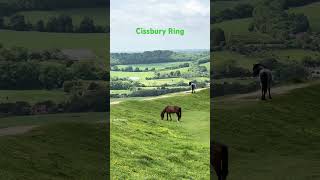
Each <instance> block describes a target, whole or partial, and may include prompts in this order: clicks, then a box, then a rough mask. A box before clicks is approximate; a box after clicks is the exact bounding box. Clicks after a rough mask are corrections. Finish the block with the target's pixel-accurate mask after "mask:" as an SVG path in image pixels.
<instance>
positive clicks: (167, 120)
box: [167, 113, 169, 121]
mask: <svg viewBox="0 0 320 180" xmlns="http://www.w3.org/2000/svg"><path fill="white" fill-rule="evenodd" d="M168 117H169V113H167V121H168Z"/></svg>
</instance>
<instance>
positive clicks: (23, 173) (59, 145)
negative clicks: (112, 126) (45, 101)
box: [0, 113, 107, 180]
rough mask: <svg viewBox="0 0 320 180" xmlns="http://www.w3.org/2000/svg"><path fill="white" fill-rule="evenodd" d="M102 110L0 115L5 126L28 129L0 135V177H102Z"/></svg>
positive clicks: (104, 120) (1, 129) (103, 148)
mask: <svg viewBox="0 0 320 180" xmlns="http://www.w3.org/2000/svg"><path fill="white" fill-rule="evenodd" d="M105 116H106V115H105V113H77V114H59V115H39V116H21V117H7V118H0V126H1V128H0V134H2V133H1V132H2V131H3V128H7V127H16V129H19V127H30V126H33V127H35V128H33V129H32V130H31V131H29V132H26V133H23V134H20V133H19V132H17V135H11V136H0V143H1V146H0V152H1V154H2V156H1V157H0V177H1V179H7V180H14V179H25V180H33V179H43V180H49V179H55V180H63V179H105V178H106V174H105V172H106V161H107V157H106V148H105V145H106V141H107V139H106V117H105Z"/></svg>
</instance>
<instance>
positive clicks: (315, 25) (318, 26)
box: [289, 2, 320, 32]
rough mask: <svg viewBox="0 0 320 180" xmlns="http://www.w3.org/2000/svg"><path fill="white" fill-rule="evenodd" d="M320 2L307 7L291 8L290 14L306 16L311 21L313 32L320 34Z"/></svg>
mask: <svg viewBox="0 0 320 180" xmlns="http://www.w3.org/2000/svg"><path fill="white" fill-rule="evenodd" d="M319 11H320V2H316V3H312V4H309V5H306V6H302V7H297V8H291V9H290V10H289V12H292V13H303V14H305V15H306V16H307V17H308V19H309V21H310V25H311V28H312V30H313V31H317V32H320V16H319Z"/></svg>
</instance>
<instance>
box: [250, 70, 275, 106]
mask: <svg viewBox="0 0 320 180" xmlns="http://www.w3.org/2000/svg"><path fill="white" fill-rule="evenodd" d="M252 70H253V76H254V77H256V76H258V75H259V79H260V85H261V100H266V93H267V91H268V92H269V99H272V97H271V93H270V88H271V83H272V73H271V71H270V70H269V69H267V68H266V67H265V66H264V65H262V64H254V65H253V68H252Z"/></svg>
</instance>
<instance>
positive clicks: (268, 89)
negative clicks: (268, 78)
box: [268, 87, 272, 99]
mask: <svg viewBox="0 0 320 180" xmlns="http://www.w3.org/2000/svg"><path fill="white" fill-rule="evenodd" d="M268 91H269V99H272V97H271V92H270V87H269V88H268Z"/></svg>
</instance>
